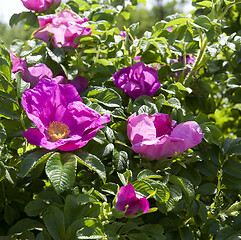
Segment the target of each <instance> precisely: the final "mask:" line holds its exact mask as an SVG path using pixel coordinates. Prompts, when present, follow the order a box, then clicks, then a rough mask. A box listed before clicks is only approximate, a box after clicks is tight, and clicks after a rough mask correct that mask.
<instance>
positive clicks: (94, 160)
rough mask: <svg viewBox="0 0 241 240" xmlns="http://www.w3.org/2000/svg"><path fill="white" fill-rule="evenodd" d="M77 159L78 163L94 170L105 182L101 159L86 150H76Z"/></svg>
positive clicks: (103, 166)
mask: <svg viewBox="0 0 241 240" xmlns="http://www.w3.org/2000/svg"><path fill="white" fill-rule="evenodd" d="M77 160H78V162H79V163H81V164H83V165H84V166H86V167H87V168H89V169H91V170H93V171H94V172H96V173H97V174H98V175H99V177H100V178H101V179H102V180H103V182H104V183H105V181H106V172H105V165H104V164H103V163H102V162H101V160H100V159H99V158H98V157H96V156H95V155H92V154H90V153H87V152H78V153H77Z"/></svg>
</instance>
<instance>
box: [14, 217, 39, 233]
mask: <svg viewBox="0 0 241 240" xmlns="http://www.w3.org/2000/svg"><path fill="white" fill-rule="evenodd" d="M37 228H43V225H42V224H41V223H39V222H38V221H36V220H33V219H30V218H22V219H21V220H20V221H18V222H17V223H15V224H14V225H13V226H12V227H11V228H10V229H9V234H10V235H13V234H17V233H22V232H25V231H28V230H33V229H37Z"/></svg>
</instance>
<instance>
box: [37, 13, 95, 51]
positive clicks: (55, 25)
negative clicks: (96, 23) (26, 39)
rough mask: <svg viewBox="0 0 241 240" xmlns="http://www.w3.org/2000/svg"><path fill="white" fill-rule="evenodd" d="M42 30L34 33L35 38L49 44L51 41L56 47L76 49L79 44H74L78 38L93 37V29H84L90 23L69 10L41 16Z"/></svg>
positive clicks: (39, 18)
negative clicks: (84, 25)
mask: <svg viewBox="0 0 241 240" xmlns="http://www.w3.org/2000/svg"><path fill="white" fill-rule="evenodd" d="M38 20H39V25H40V29H39V30H37V31H36V32H35V33H34V35H33V36H34V37H35V38H37V39H40V40H43V41H45V42H47V41H48V40H50V39H51V41H53V44H54V46H55V47H62V46H71V47H73V48H76V47H77V46H78V45H79V43H76V44H75V43H74V40H75V38H76V37H78V36H81V35H91V29H90V28H86V27H83V26H82V24H83V23H84V22H86V21H88V19H87V18H84V19H82V18H81V17H80V16H79V15H77V14H76V13H74V12H71V11H69V10H64V11H62V12H59V13H57V14H50V15H45V16H39V17H38Z"/></svg>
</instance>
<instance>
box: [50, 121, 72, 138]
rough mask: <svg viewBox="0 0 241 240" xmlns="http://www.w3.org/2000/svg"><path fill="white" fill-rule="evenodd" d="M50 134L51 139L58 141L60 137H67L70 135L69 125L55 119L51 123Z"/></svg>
mask: <svg viewBox="0 0 241 240" xmlns="http://www.w3.org/2000/svg"><path fill="white" fill-rule="evenodd" d="M47 132H48V135H49V139H50V141H53V142H56V141H58V140H59V139H63V138H67V137H68V136H69V133H70V131H69V127H68V126H67V125H65V124H64V123H61V122H57V121H53V122H51V123H50V124H49V127H48V130H47Z"/></svg>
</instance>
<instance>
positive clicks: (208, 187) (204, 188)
mask: <svg viewBox="0 0 241 240" xmlns="http://www.w3.org/2000/svg"><path fill="white" fill-rule="evenodd" d="M216 188H217V186H216V185H215V184H214V183H204V184H202V185H200V186H199V188H198V189H197V193H199V194H202V195H213V194H215V193H216V191H217V189H216Z"/></svg>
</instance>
